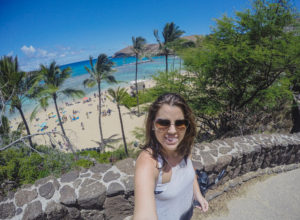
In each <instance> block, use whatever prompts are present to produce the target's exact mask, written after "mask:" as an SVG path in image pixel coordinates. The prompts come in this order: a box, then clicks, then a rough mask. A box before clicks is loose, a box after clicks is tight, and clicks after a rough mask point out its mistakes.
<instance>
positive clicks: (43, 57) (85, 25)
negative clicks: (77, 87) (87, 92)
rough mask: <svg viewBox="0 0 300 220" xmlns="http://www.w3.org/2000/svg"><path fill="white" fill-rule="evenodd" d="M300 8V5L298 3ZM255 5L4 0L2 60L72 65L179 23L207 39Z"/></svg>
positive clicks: (190, 0) (226, 0)
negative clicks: (225, 19)
mask: <svg viewBox="0 0 300 220" xmlns="http://www.w3.org/2000/svg"><path fill="white" fill-rule="evenodd" d="M294 3H295V6H296V7H297V8H298V10H299V8H300V1H299V0H294ZM250 5H251V4H250V1H249V0H106V1H103V0H0V56H1V57H2V56H18V61H19V64H20V68H21V69H22V70H24V71H29V70H34V69H37V68H38V67H39V65H40V64H44V65H48V64H49V63H50V62H52V61H56V63H57V64H59V65H62V64H67V63H73V62H78V61H82V60H87V59H89V56H93V57H94V58H96V57H97V56H98V55H99V54H100V53H106V54H107V55H108V56H111V55H113V54H114V53H115V52H117V51H118V50H120V49H122V48H124V47H126V46H129V45H131V44H132V36H134V37H138V36H142V37H144V38H146V40H147V43H156V41H155V38H154V35H153V30H154V29H158V30H159V33H161V31H162V29H163V27H164V25H165V24H166V23H167V22H174V23H175V24H176V25H178V26H179V27H180V29H181V30H184V31H185V34H184V35H185V36H188V35H194V34H197V35H205V34H209V33H210V32H211V27H212V26H214V25H215V22H214V19H216V18H221V17H222V15H224V14H226V15H228V16H231V17H232V16H234V12H235V11H241V10H244V9H246V8H250Z"/></svg>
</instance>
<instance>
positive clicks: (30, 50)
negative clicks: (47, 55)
mask: <svg viewBox="0 0 300 220" xmlns="http://www.w3.org/2000/svg"><path fill="white" fill-rule="evenodd" d="M21 50H22V52H23V53H25V54H26V55H27V56H32V55H33V54H34V53H35V51H36V50H35V48H34V47H33V46H32V45H30V46H29V47H27V46H26V45H24V46H23V47H22V48H21Z"/></svg>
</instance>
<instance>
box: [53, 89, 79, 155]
mask: <svg viewBox="0 0 300 220" xmlns="http://www.w3.org/2000/svg"><path fill="white" fill-rule="evenodd" d="M53 100H54V105H55V109H56V114H57V117H58V121H59V125H60V127H61V130H62V133H63V135H64V138H65V139H66V141H67V144H68V148H70V150H71V151H72V153H73V155H74V157H75V160H78V155H76V154H75V151H74V149H73V146H72V144H71V141H70V140H69V138H68V137H67V135H66V132H65V129H64V126H63V124H62V122H61V117H60V114H59V111H58V106H57V95H56V94H55V93H54V94H53Z"/></svg>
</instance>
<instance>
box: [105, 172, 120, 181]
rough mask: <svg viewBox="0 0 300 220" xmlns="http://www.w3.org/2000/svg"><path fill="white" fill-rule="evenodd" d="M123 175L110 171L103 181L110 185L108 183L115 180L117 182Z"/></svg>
mask: <svg viewBox="0 0 300 220" xmlns="http://www.w3.org/2000/svg"><path fill="white" fill-rule="evenodd" d="M120 176H121V175H120V174H119V173H115V172H113V171H109V172H107V173H106V174H105V175H104V177H103V181H104V182H106V183H108V182H111V181H113V180H116V179H118V178H119V177H120Z"/></svg>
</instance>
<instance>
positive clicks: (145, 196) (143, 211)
mask: <svg viewBox="0 0 300 220" xmlns="http://www.w3.org/2000/svg"><path fill="white" fill-rule="evenodd" d="M157 176H158V170H157V168H156V161H155V160H154V159H153V158H152V157H151V154H150V153H149V152H147V151H143V152H141V154H140V155H139V157H138V159H137V160H136V164H135V175H134V214H133V220H148V219H149V220H157V214H156V206H155V198H154V189H155V181H156V178H157Z"/></svg>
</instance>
